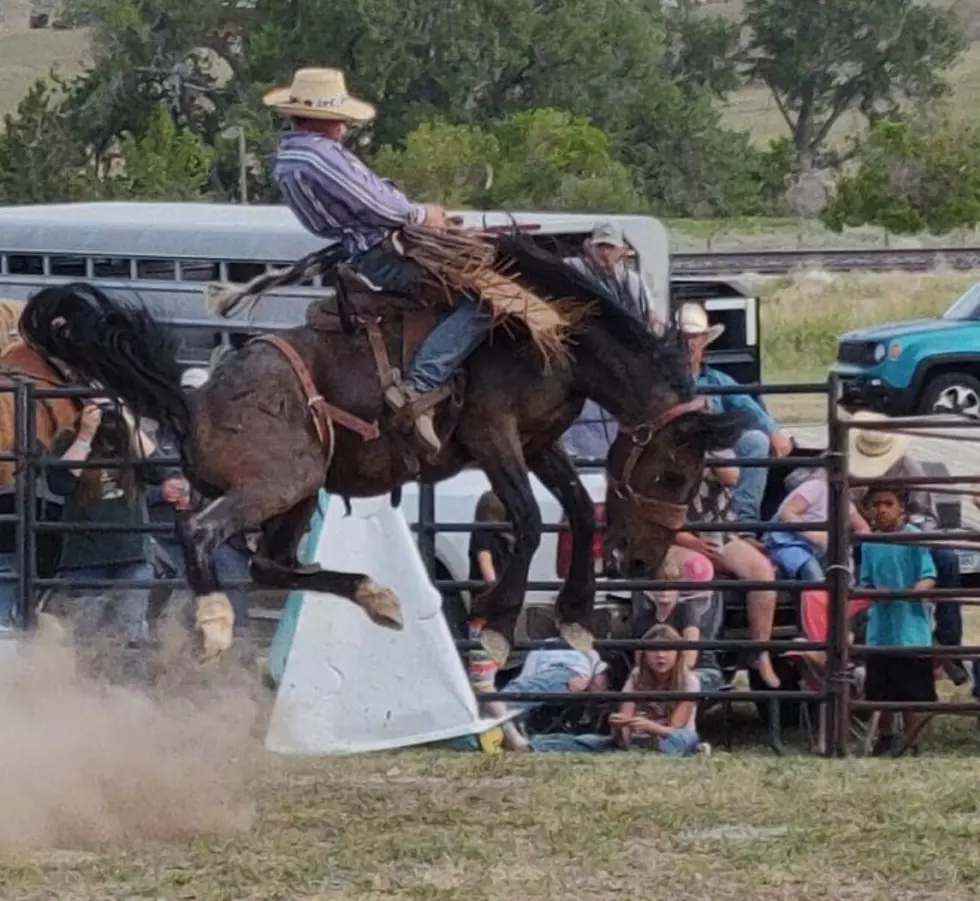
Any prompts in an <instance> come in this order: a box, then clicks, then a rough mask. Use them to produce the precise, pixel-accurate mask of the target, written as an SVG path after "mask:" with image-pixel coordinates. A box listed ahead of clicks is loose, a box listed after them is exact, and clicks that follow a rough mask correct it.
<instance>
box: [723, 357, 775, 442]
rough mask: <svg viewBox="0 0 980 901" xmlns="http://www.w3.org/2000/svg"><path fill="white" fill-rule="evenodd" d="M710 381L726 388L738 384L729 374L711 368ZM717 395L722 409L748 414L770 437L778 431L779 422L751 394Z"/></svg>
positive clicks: (757, 426) (756, 425) (758, 427)
mask: <svg viewBox="0 0 980 901" xmlns="http://www.w3.org/2000/svg"><path fill="white" fill-rule="evenodd" d="M711 382H712V384H714V385H716V386H718V387H726V388H727V387H731V386H732V385H737V384H738V382H736V381H735V379H733V378H732V377H731V376H730V375H727V374H726V373H724V372H722V371H721V370H718V369H713V370H712V378H711ZM717 397H718V400H719V401H721V406H722V409H723V410H725V411H726V412H730V413H735V412H738V413H746V414H748V415H749V416H750V417H751V418H752V422H753V424H754V425H755V427H756V428H757V429H759V430H760V431H762V432H765V433H766V434H767V435H769V437H770V438H771V437H772V435H773V433H774V432H778V431H779V423H778V422H776V420H775V419H773V418H772V417H771V416H770V415H769V414H768V413H767V412H766V411H765V410H764V409H762V406H761V405H760V404H759V402H758V401H757V400H756V399H755V398H754V397H753V396H752V395H751V394H720V395H717Z"/></svg>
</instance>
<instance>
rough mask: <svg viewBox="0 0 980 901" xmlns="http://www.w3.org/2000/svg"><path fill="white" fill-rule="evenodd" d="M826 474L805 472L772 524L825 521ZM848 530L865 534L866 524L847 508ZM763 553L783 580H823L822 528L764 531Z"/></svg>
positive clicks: (824, 541)
mask: <svg viewBox="0 0 980 901" xmlns="http://www.w3.org/2000/svg"><path fill="white" fill-rule="evenodd" d="M828 495H829V490H828V487H827V471H826V470H825V469H822V468H821V469H814V470H810V471H809V472H807V473H805V474H804V476H803V481H802V482H801V483H800V484H799V485H797V487H796V488H794V489H793V490H792V491H790V493H789V494H788V495H786V498H785V499H784V500H783V502H782V503H781V504H780V505H779V509H778V510H777V511H776V515H775V516H774V517H773V522H774V523H818V522H826V520H827V509H828ZM850 525H851V529H852V530H853V531H854V532H857V533H863V532H868V531H869V528H868V524H867V522H866V521H865V520H864V517H862V516H861V514H860V513H858V511H857V508H856V507H855V506H854V504H853V503H852V504H851V505H850ZM764 546H765V549H766V553H767V554H769V558H770V559H771V560H772V561H773V563H775V564H776V567H777V569H778V570H779V572H780V573H781V575H782V576H783V577H784V578H786V579H798V580H799V581H801V582H821V581H823V578H824V572H823V562H822V561H823V558H824V556H825V555H826V552H827V531H826V529H813V530H809V531H804V532H768V533H767V534H766V537H765V540H764Z"/></svg>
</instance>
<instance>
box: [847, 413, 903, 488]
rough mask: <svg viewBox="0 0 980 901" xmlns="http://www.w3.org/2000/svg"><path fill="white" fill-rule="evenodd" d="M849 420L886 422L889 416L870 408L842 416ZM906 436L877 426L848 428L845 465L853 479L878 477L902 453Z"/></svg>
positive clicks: (889, 467) (898, 458)
mask: <svg viewBox="0 0 980 901" xmlns="http://www.w3.org/2000/svg"><path fill="white" fill-rule="evenodd" d="M845 418H847V419H848V420H849V421H850V422H887V421H888V417H887V416H883V415H882V414H881V413H872V412H871V411H870V410H858V411H857V412H856V413H854V414H853V415H852V416H845ZM908 443H909V436H908V435H901V434H899V433H898V432H891V431H889V432H884V431H878V430H877V429H848V448H847V449H848V467H849V470H850V474H851V475H852V476H854V478H856V479H878V478H881V476H883V475H885V473H887V472H888V470H889V469H891V468H892V467H893V466H894V465H895V464H896V463H897V462H898V461H899V460H900V459H901V458H902V457H903V456H904V454H905V450H906V448H907V447H908Z"/></svg>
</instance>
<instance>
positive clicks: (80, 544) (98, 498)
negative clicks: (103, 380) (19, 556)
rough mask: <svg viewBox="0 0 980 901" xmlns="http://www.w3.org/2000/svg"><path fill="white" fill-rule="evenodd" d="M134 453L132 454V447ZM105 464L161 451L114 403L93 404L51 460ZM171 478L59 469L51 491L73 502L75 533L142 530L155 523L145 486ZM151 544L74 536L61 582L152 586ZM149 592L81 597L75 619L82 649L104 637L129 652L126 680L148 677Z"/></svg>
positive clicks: (143, 472)
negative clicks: (92, 527)
mask: <svg viewBox="0 0 980 901" xmlns="http://www.w3.org/2000/svg"><path fill="white" fill-rule="evenodd" d="M127 443H129V445H130V447H129V449H128V452H127V448H126V444H127ZM93 454H94V455H95V456H96V457H103V458H124V457H126V456H130V455H133V456H137V457H152V456H155V455H158V454H157V450H156V447H155V445H153V443H152V441H150V440H149V439H148V438H147V437H146V436H145V435H144V434H143V433H141V432H137V431H136V430H135V429H134V428H133V426H132V424H131V422H130V421H129V418H128V417H127V416H125V415H124V412H123V411H121V410H119V409H118V408H117V407H116V406H114V405H112V404H110V403H101V404H97V403H88V404H86V405H85V407H84V409H83V410H82V414H81V421H80V425H79V428H78V432H77V434H72V433H71V432H61V433H59V434H58V435H57V436H56V437H55V440H54V443H53V445H52V450H51V455H52V456H53V457H55V458H59V459H61V460H68V461H73V462H84V461H85V460H88V458H89V457H90V456H91V455H93ZM166 474H167V472H166V470H160V469H157V470H154V469H144V468H141V469H140V470H139V471H137V470H136V469H135V468H134V467H132V466H128V467H122V468H121V469H61V468H58V469H51V470H50V472H49V475H48V484H49V486H50V488H51V490H52V491H53V492H54V493H56V494H59V495H61V496H63V497H64V498H65V504H64V513H63V517H62V521H63V522H65V523H69V524H72V525H81V524H90V525H114V526H129V527H140V526H145V525H147V523H148V522H149V518H148V516H147V509H146V496H145V491H144V486H143V484H142V483H141V481H140V479H141V478H143V479H147V480H155V481H159V480H160V479H161V478H163V477H165V476H166ZM151 559H152V558H151V547H150V536H149V535H148V534H147V533H145V532H136V531H133V532H131V531H113V532H90V531H77V532H76V531H71V532H66V533H65V536H64V539H63V544H62V549H61V558H60V560H59V565H58V575H59V577H60V578H71V579H75V580H82V579H90V580H97V579H98V580H102V579H106V580H109V579H113V580H115V579H133V580H145V581H151V580H152V579H153V566H152V563H151ZM149 595H150V589H149V588H121V589H73V590H71V591H70V592H69V594H68V599H67V600H68V604H69V615H70V617H71V619H72V621H73V623H74V630H75V638H76V641H77V643H78V645H79V647H80V648H87V649H88V650H90V651H91V650H93V649H94V645H95V644H96V640H97V639H98V638H99V637H100V636H104V637H106V638H108V639H110V640H111V641H112V642H113V643H114V644H115V645H116V646H117V648H118V647H119V646H121V647H122V648H123V653H122V655H121V656H122V663H121V667H120V674H121V676H122V678H124V679H141V678H144V677H145V676H146V671H145V666H146V660H145V656H144V654H143V653H142V651H143V646H144V643H145V637H146V628H147V624H146V615H147V608H148V601H149Z"/></svg>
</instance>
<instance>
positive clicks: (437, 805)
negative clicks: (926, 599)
mask: <svg viewBox="0 0 980 901" xmlns="http://www.w3.org/2000/svg"><path fill="white" fill-rule="evenodd" d="M954 731H955V735H956V741H955V747H954V745H952V744H951V745H949V747H950V749H951V750H949V751H947V752H946V753H944V754H941V755H937V754H935V752H934V753H932V754H930V755H929V756H927V757H924V758H920V759H911V760H900V761H869V760H857V761H854V760H851V761H833V762H828V761H823V760H819V759H813V758H804V757H796V758H789V759H776V758H774V757H773V756H771V755H769V754H767V753H765V752H758V753H748V754H744V755H742V754H740V755H726V754H716V755H715V756H714V757H712V758H710V759H707V760H679V761H668V760H664V759H658V758H656V757H655V756H652V755H643V754H639V753H637V754H635V755H631V757H630V758H628V759H624V758H623V757H621V756H618V755H614V756H611V757H608V758H591V759H589V758H572V757H566V756H564V755H557V756H556V757H533V756H531V757H523V756H516V757H515V756H510V755H508V756H506V757H487V756H483V755H478V754H461V753H457V754H453V753H451V752H425V751H419V752H410V753H402V754H389V755H378V756H370V757H359V758H348V759H334V760H324V761H320V762H311V761H301V762H281V761H279V762H276V761H269V762H268V763H267V766H266V769H265V771H264V773H263V774H262V776H261V777H260V778H258V779H257V780H256V781H255V783H254V784H253V789H252V796H253V800H254V818H253V819H252V822H251V824H250V825H249V826H248V827H247V828H245V829H243V830H242V831H241V832H238V833H236V832H223V833H220V834H218V835H214V836H207V835H204V836H200V837H197V838H192V839H185V840H182V841H176V842H153V843H148V844H143V845H140V844H139V843H129V842H127V843H125V845H124V850H116V849H91V850H81V851H79V850H74V849H62V850H58V851H48V852H46V853H30V854H23V855H20V856H18V857H17V858H15V859H12V860H10V861H9V862H8V863H6V864H0V895H2V897H3V898H4V899H5V901H40V899H58V901H95V899H127V901H128V899H136V898H147V899H150V898H152V899H167V901H170V899H182V901H183V899H202V901H203V899H208V901H244V899H248V901H353V899H358V901H360V899H363V901H383V899H390V898H405V899H419V901H511V899H513V898H521V899H526V901H552V899H555V901H559V899H561V901H564V899H576V901H578V899H588V901H614V899H620V898H624V897H625V898H651V899H652V898H666V899H684V901H701V899H703V901H757V899H760V898H766V899H770V901H818V899H819V901H831V899H833V901H913V899H914V901H920V899H935V901H939V899H942V901H968V899H969V901H972V899H973V898H975V897H976V891H977V884H978V882H980V856H978V855H977V853H976V841H977V838H978V836H980V808H978V802H977V800H976V797H975V776H976V759H975V757H974V756H972V755H974V754H975V753H976V750H977V735H976V725H975V723H973V722H972V721H971V723H970V724H969V725H967V724H966V723H961V724H960V725H959V726H958V727H957V728H956V729H955V730H954ZM947 733H949V730H948V729H947ZM960 751H962V752H964V754H963V756H960V755H959V753H958V752H960ZM967 753H968V754H969V755H970V756H967Z"/></svg>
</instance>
